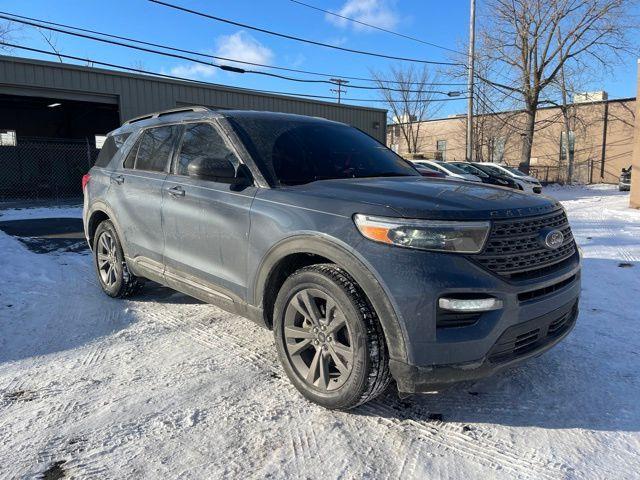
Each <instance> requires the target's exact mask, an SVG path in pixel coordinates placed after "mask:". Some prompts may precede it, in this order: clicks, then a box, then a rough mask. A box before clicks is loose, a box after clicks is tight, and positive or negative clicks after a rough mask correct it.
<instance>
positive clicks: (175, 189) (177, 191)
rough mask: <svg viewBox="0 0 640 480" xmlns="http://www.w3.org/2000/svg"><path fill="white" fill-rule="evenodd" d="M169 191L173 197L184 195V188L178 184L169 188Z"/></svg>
mask: <svg viewBox="0 0 640 480" xmlns="http://www.w3.org/2000/svg"><path fill="white" fill-rule="evenodd" d="M167 192H169V195H171V196H172V197H184V189H183V188H182V187H181V186H180V185H176V186H175V187H172V188H167Z"/></svg>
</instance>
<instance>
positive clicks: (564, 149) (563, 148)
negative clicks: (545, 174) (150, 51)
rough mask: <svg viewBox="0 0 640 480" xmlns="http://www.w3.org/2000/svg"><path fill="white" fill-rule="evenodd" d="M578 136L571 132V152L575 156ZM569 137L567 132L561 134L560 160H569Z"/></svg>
mask: <svg viewBox="0 0 640 480" xmlns="http://www.w3.org/2000/svg"><path fill="white" fill-rule="evenodd" d="M575 148H576V135H575V133H574V132H572V131H569V152H570V153H571V154H573V153H574V152H575V151H576V150H575ZM567 156H568V155H567V135H566V132H562V133H560V160H566V159H567Z"/></svg>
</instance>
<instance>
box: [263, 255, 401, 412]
mask: <svg viewBox="0 0 640 480" xmlns="http://www.w3.org/2000/svg"><path fill="white" fill-rule="evenodd" d="M274 333H275V339H276V347H277V349H278V355H279V357H280V361H281V363H282V365H283V368H284V370H285V372H286V374H287V376H288V377H289V379H290V380H291V382H292V383H293V384H294V386H295V387H296V388H297V389H298V390H299V391H300V392H301V393H302V394H303V395H304V396H305V397H306V398H308V399H309V400H311V401H313V402H315V403H318V404H320V405H322V406H324V407H326V408H331V409H349V408H353V407H355V406H357V405H360V404H362V403H365V402H367V401H369V400H371V399H373V398H374V397H376V396H377V395H379V394H380V393H382V392H383V391H384V390H385V388H386V387H387V385H388V384H389V381H390V378H391V377H390V374H389V358H388V353H387V348H386V344H385V340H384V335H383V332H382V328H381V326H380V323H379V321H378V318H377V316H376V313H375V311H374V310H373V308H372V307H371V305H370V303H369V301H368V299H367V298H366V296H365V295H364V292H362V290H361V289H360V287H359V286H358V285H357V284H356V283H355V282H354V280H353V279H352V278H351V277H350V276H349V275H348V274H347V273H346V272H345V271H344V270H342V269H340V268H339V267H337V266H336V265H333V264H321V265H312V266H309V267H305V268H302V269H300V270H298V271H297V272H295V273H294V274H293V275H292V276H291V277H289V279H287V280H286V281H285V282H284V284H283V286H282V288H281V289H280V292H279V293H278V297H277V299H276V303H275V307H274Z"/></svg>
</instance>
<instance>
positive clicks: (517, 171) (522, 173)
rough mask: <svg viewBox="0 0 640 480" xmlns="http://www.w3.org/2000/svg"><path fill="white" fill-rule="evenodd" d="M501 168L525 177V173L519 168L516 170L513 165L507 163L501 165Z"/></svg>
mask: <svg viewBox="0 0 640 480" xmlns="http://www.w3.org/2000/svg"><path fill="white" fill-rule="evenodd" d="M502 168H506V169H507V170H509V171H510V172H511V173H513V174H514V175H518V176H519V177H526V176H527V174H526V173H524V172H521V171H520V170H518V169H517V168H515V167H508V166H507V165H502Z"/></svg>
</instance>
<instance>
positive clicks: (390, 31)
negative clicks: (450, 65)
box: [289, 0, 466, 55]
mask: <svg viewBox="0 0 640 480" xmlns="http://www.w3.org/2000/svg"><path fill="white" fill-rule="evenodd" d="M289 1H291V2H293V3H297V4H298V5H302V6H304V7H307V8H311V9H313V10H317V11H319V12H323V13H326V14H327V15H333V16H334V17H338V18H342V19H343V20H348V21H350V22H353V23H357V24H359V25H364V26H365V27H369V28H374V29H376V30H380V31H381V32H385V33H390V34H391V35H395V36H397V37H402V38H406V39H407V40H413V41H414V42H418V43H422V44H424V45H429V46H431V47H435V48H440V49H442V50H447V51H449V52H453V53H458V54H460V55H466V54H465V53H463V52H459V51H457V50H453V49H452V48H448V47H443V46H442V45H438V44H436V43H431V42H427V41H426V40H420V39H419V38H416V37H412V36H410V35H405V34H404V33H399V32H394V31H393V30H387V29H386V28H382V27H378V26H376V25H371V24H370V23H366V22H363V21H361V20H356V19H355V18H350V17H347V16H344V15H340V14H339V13H336V12H332V11H331V10H325V9H324V8H320V7H316V6H315V5H310V4H308V3H304V2H301V1H299V0H289Z"/></svg>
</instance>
